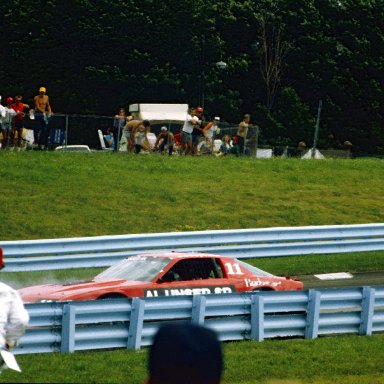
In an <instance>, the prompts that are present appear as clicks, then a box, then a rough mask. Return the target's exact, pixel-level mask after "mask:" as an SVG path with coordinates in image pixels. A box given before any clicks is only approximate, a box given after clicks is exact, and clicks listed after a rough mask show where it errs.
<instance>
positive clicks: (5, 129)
mask: <svg viewBox="0 0 384 384" xmlns="http://www.w3.org/2000/svg"><path fill="white" fill-rule="evenodd" d="M46 92H47V90H46V88H45V87H40V88H39V91H38V94H37V95H36V96H35V97H34V98H33V104H34V105H33V107H31V108H30V106H29V104H25V103H23V97H22V96H21V95H16V96H15V97H11V96H8V97H7V98H6V99H5V102H6V105H5V107H4V106H3V105H2V104H1V96H0V129H1V134H2V140H1V148H2V149H11V150H13V149H14V148H17V149H18V150H20V149H21V148H22V146H23V143H22V140H23V129H24V127H23V119H24V116H25V115H26V113H27V110H29V118H30V119H31V120H34V127H33V128H34V129H33V136H34V144H35V146H36V149H44V148H46V147H47V141H48V135H49V132H48V122H49V120H50V118H51V116H52V114H53V112H52V109H51V105H50V101H49V97H48V95H47V94H46Z"/></svg>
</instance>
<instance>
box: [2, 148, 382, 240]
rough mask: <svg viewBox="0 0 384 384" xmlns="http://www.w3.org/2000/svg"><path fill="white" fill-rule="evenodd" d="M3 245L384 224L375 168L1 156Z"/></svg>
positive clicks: (363, 163)
mask: <svg viewBox="0 0 384 384" xmlns="http://www.w3.org/2000/svg"><path fill="white" fill-rule="evenodd" d="M0 162H1V163H2V164H3V165H4V166H2V167H1V170H0V190H1V191H2V220H1V224H0V225H1V234H2V239H3V240H17V239H38V238H56V237H76V236H94V235H109V234H126V233H149V232H171V231H190V230H205V229H233V228H263V227H275V226H302V225H330V224H351V223H353V224H357V223H375V222H384V210H383V209H382V207H383V206H384V194H383V193H382V191H383V186H384V181H383V177H382V175H383V163H382V161H380V160H358V161H357V160H356V161H354V160H326V161H303V160H298V159H286V160H284V159H269V160H261V159H260V160H255V159H245V158H244V159H243V158H230V157H228V158H211V157H205V158H189V157H177V156H175V157H172V158H169V157H166V156H157V155H152V156H144V155H143V156H134V155H126V154H119V155H116V154H113V153H94V154H73V153H50V152H41V153H36V152H23V153H20V152H0Z"/></svg>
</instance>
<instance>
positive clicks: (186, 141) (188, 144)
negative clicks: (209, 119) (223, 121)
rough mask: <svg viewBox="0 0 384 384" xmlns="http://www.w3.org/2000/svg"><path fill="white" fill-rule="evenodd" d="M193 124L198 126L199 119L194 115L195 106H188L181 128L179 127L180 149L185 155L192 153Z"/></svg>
mask: <svg viewBox="0 0 384 384" xmlns="http://www.w3.org/2000/svg"><path fill="white" fill-rule="evenodd" d="M195 126H198V127H199V126H200V120H199V118H198V117H197V116H196V108H190V110H189V113H188V114H187V117H186V119H185V122H184V125H183V128H182V129H181V142H182V146H183V147H182V150H183V151H184V154H185V155H188V154H189V153H191V154H192V155H193V153H192V151H193V149H192V132H193V129H194V128H195Z"/></svg>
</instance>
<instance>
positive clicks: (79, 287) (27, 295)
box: [19, 279, 150, 303]
mask: <svg viewBox="0 0 384 384" xmlns="http://www.w3.org/2000/svg"><path fill="white" fill-rule="evenodd" d="M148 284H150V283H145V282H138V281H127V280H121V279H118V280H107V281H93V280H92V281H86V282H80V283H74V284H44V285H35V286H32V287H26V288H22V289H19V294H20V296H21V298H22V300H23V301H24V302H25V303H35V302H39V301H40V302H41V301H66V300H77V299H78V296H79V295H80V296H81V295H82V294H89V293H90V292H94V293H97V292H99V291H100V292H102V291H104V290H111V289H113V288H114V287H116V288H118V287H119V288H121V286H122V285H124V286H125V287H127V286H129V287H132V288H134V287H143V286H144V287H145V286H146V285H148ZM90 299H92V298H91V297H90Z"/></svg>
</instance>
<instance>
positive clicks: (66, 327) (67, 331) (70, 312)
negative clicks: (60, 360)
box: [60, 303, 76, 352]
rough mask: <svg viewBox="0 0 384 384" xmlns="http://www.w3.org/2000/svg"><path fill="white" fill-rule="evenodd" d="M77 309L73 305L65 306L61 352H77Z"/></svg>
mask: <svg viewBox="0 0 384 384" xmlns="http://www.w3.org/2000/svg"><path fill="white" fill-rule="evenodd" d="M75 332H76V307H75V306H74V305H71V303H67V304H64V306H63V317H62V321H61V348H60V350H61V352H74V351H75Z"/></svg>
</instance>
